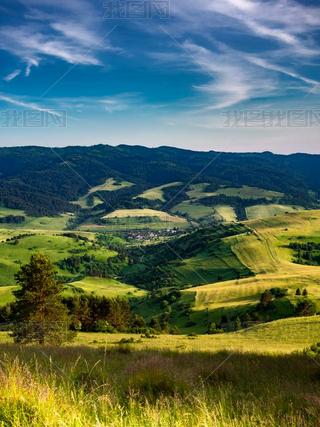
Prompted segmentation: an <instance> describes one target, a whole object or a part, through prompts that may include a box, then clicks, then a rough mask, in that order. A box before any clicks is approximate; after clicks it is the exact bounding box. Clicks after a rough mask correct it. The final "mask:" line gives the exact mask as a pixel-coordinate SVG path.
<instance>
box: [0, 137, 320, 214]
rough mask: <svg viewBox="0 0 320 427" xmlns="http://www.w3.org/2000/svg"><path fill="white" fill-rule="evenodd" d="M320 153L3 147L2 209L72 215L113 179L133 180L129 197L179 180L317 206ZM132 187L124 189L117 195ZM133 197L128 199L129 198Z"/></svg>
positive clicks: (0, 160)
mask: <svg viewBox="0 0 320 427" xmlns="http://www.w3.org/2000/svg"><path fill="white" fill-rule="evenodd" d="M319 170H320V155H313V154H292V155H279V154H272V153H270V152H265V153H222V152H214V151H210V152H198V151H191V150H185V149H179V148H173V147H159V148H147V147H142V146H128V145H119V146H116V147H113V146H109V145H95V146H90V147H83V146H70V147H66V148H54V149H51V148H45V147H36V146H28V147H13V148H0V204H1V205H4V206H6V207H10V208H19V209H24V210H25V211H26V212H27V213H29V214H32V215H55V214H58V213H61V212H66V211H72V210H74V209H75V206H74V205H73V204H71V203H70V202H71V201H73V200H77V199H78V198H79V197H81V196H83V195H85V194H86V193H87V192H88V190H89V189H90V188H91V187H93V186H96V185H100V184H102V183H103V182H105V180H106V179H108V178H111V177H112V178H116V179H123V180H126V181H129V182H132V183H133V184H135V185H133V186H132V187H130V195H131V196H135V195H138V194H140V193H141V190H142V189H147V188H151V187H154V186H158V185H162V184H166V183H169V182H175V181H180V182H182V183H185V184H187V183H190V182H192V183H197V182H207V183H209V184H211V185H212V186H213V188H214V187H217V188H218V187H219V186H221V185H226V186H242V185H247V186H254V187H261V188H264V189H267V190H273V191H278V192H282V193H284V195H285V198H286V199H287V200H288V202H290V203H296V204H300V205H303V206H305V207H312V206H315V205H317V199H318V198H319V188H320V174H319ZM128 192H129V190H128V189H125V190H119V195H120V194H122V193H126V194H127V193H128ZM126 197H127V196H126Z"/></svg>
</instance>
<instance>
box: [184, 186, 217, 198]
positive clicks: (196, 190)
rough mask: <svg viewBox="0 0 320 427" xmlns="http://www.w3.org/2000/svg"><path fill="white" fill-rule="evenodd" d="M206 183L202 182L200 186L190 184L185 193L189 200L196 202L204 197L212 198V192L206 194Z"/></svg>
mask: <svg viewBox="0 0 320 427" xmlns="http://www.w3.org/2000/svg"><path fill="white" fill-rule="evenodd" d="M208 185H209V184H208V183H205V182H202V183H200V184H192V185H190V187H189V191H187V195H188V197H189V198H190V199H194V200H198V199H203V198H204V197H210V196H214V194H215V193H213V192H206V188H207V187H208Z"/></svg>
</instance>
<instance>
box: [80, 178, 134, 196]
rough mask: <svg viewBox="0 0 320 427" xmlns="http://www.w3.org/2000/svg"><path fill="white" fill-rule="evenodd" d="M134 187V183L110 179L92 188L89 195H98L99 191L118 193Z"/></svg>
mask: <svg viewBox="0 0 320 427" xmlns="http://www.w3.org/2000/svg"><path fill="white" fill-rule="evenodd" d="M132 185H133V184H132V182H128V181H122V180H116V179H114V178H108V179H107V180H106V181H105V182H104V183H103V184H101V185H97V186H96V187H92V188H90V190H89V193H88V194H91V193H96V192H98V191H117V190H121V189H122V188H126V187H131V186H132Z"/></svg>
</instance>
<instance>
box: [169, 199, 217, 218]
mask: <svg viewBox="0 0 320 427" xmlns="http://www.w3.org/2000/svg"><path fill="white" fill-rule="evenodd" d="M171 210H172V212H174V213H176V214H177V215H179V213H181V214H187V215H188V216H189V217H190V218H192V219H194V220H198V219H200V218H204V217H207V216H211V217H213V216H214V214H215V210H214V208H213V207H211V206H205V205H202V204H201V203H191V202H190V201H188V200H186V201H184V202H181V203H179V204H178V205H176V206H174V207H173V208H172V209H171Z"/></svg>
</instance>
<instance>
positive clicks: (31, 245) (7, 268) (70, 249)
mask: <svg viewBox="0 0 320 427" xmlns="http://www.w3.org/2000/svg"><path fill="white" fill-rule="evenodd" d="M15 242H17V243H15ZM75 251H77V253H89V254H94V255H95V256H96V257H97V258H98V259H107V258H108V257H110V256H114V255H115V252H112V251H108V250H105V249H98V250H96V249H93V247H92V244H91V243H85V242H83V241H77V240H75V239H73V238H70V237H65V236H61V235H54V234H47V233H46V234H36V235H31V236H26V237H23V238H20V239H18V240H16V241H10V242H2V243H0V285H12V284H14V274H15V273H16V272H17V271H18V269H19V267H20V265H21V264H25V263H26V262H28V261H29V259H30V256H31V255H32V254H33V253H34V252H42V253H44V254H46V255H48V256H49V257H50V259H51V260H52V261H53V262H57V261H59V260H62V259H64V258H67V257H70V256H71V255H73V254H74V253H75ZM58 270H59V269H58ZM63 274H64V275H66V276H68V275H70V274H68V272H66V271H63Z"/></svg>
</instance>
